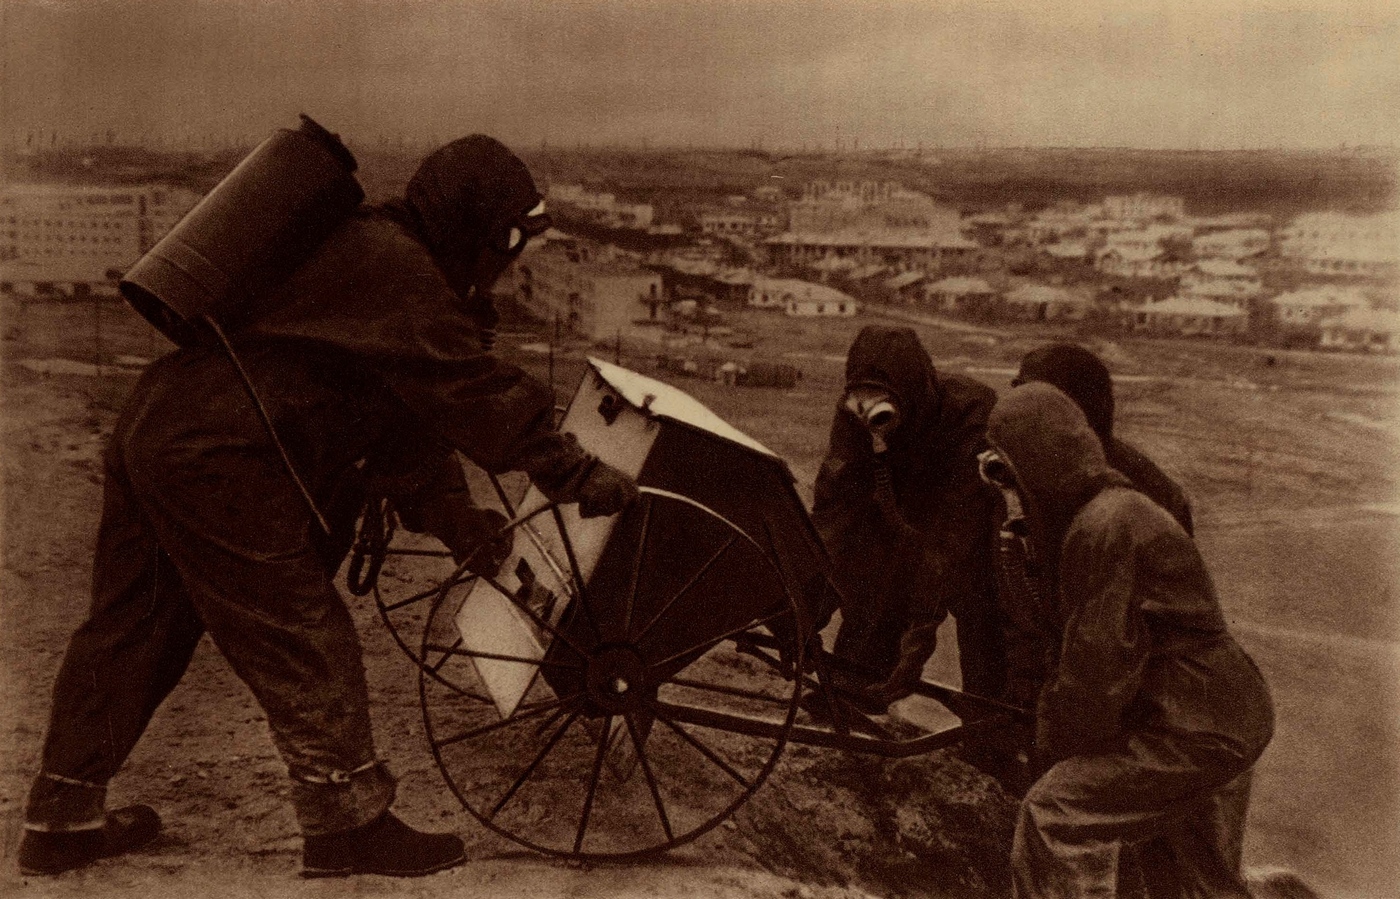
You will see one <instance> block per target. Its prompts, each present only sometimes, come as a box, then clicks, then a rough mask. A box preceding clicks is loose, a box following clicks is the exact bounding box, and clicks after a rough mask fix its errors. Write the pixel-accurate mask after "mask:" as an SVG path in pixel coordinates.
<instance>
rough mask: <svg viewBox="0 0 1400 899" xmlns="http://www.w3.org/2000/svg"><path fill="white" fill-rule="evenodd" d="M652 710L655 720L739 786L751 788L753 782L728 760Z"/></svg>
mask: <svg viewBox="0 0 1400 899" xmlns="http://www.w3.org/2000/svg"><path fill="white" fill-rule="evenodd" d="M652 711H653V713H655V715H656V717H657V720H659V721H660V722H661V723H662V724H664V725H666V726H667V727H669V728H671V730H673V731H675V732H676V733H677V734H679V735H680V737H681V739H683V740H685V741H686V742H687V743H689V744H690V745H691V746H694V747H695V748H696V749H697V750H699V751H700V754H701V755H703V756H704V757H705V758H707V759H709V760H710V761H711V762H713V763H714V764H715V765H716V766H717V767H718V768H719V769H720V770H721V771H723V772H724V773H725V774H728V775H729V776H730V777H732V778H734V780H735V781H736V782H737V783H738V784H739V786H741V787H743V788H744V789H746V790H748V789H751V788H752V787H753V784H752V783H750V782H749V781H747V780H745V779H744V776H743V775H742V774H740V773H739V772H738V771H735V770H734V769H733V768H732V767H731V766H730V764H729V763H728V762H726V761H725V760H724V759H722V758H720V757H719V756H718V755H716V754H715V751H714V750H713V749H711V748H710V747H708V746H706V745H705V744H704V743H702V742H700V740H699V738H698V737H696V736H694V735H693V734H690V733H688V732H686V731H685V730H684V729H683V728H682V727H681V726H680V725H679V724H677V723H676V722H674V721H672V720H671V719H670V718H669V717H667V716H666V715H664V714H662V713H661V712H660V711H658V710H657V709H655V708H654V707H653V709H652Z"/></svg>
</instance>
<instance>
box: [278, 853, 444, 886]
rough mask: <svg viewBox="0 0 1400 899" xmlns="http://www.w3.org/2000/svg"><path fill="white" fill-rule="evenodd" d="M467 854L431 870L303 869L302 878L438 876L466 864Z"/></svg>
mask: <svg viewBox="0 0 1400 899" xmlns="http://www.w3.org/2000/svg"><path fill="white" fill-rule="evenodd" d="M466 861H467V856H466V853H462V855H461V857H459V858H454V859H451V860H449V861H445V862H442V863H441V864H437V865H433V866H432V867H430V868H415V869H413V870H412V871H372V870H369V869H368V868H356V867H353V866H352V867H349V868H302V869H301V876H302V877H304V878H306V879H307V880H314V879H317V878H321V877H350V876H352V875H355V874H374V875H377V876H379V877H426V876H427V875H429V874H436V873H438V872H439V871H446V870H447V869H448V868H455V867H457V866H458V865H461V864H465V863H466Z"/></svg>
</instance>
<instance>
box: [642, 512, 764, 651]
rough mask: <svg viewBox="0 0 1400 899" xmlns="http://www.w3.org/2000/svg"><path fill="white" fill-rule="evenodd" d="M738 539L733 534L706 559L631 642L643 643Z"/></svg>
mask: <svg viewBox="0 0 1400 899" xmlns="http://www.w3.org/2000/svg"><path fill="white" fill-rule="evenodd" d="M738 539H739V538H738V536H737V535H733V534H731V535H730V537H729V539H728V540H726V541H724V545H723V546H721V547H720V548H719V549H717V550H715V553H714V555H712V556H710V558H708V559H706V560H705V564H704V565H701V566H700V570H699V571H697V572H695V574H694V575H693V576H692V577H691V578H690V580H688V581H686V582H685V586H684V587H682V588H681V589H680V592H678V593H676V595H675V596H672V597H671V598H670V599H668V600H666V604H665V605H664V606H662V607H661V610H660V611H658V612H657V613H656V614H655V615H653V616H652V618H651V620H650V621H648V622H647V623H646V627H644V628H642V630H641V633H639V634H637V636H635V637H633V638H632V639H631V642H632V643H641V642H642V640H643V639H644V638H645V637H646V635H647V634H649V633H651V629H652V628H653V627H656V625H657V622H659V621H661V619H662V618H665V617H666V613H667V612H669V611H671V607H672V606H674V605H675V604H676V603H677V602H679V601H680V598H681V597H682V596H685V595H686V594H687V593H689V592H690V588H692V587H694V586H695V585H696V584H697V583H698V582H699V581H700V579H701V578H702V577H704V576H705V573H706V572H708V571H709V570H710V568H711V566H713V565H714V564H715V562H717V561H719V557H720V556H722V555H724V553H725V551H726V550H728V549H729V547H731V546H733V545H734V544H735V543H736V542H737V541H738Z"/></svg>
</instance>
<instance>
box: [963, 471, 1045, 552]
mask: <svg viewBox="0 0 1400 899" xmlns="http://www.w3.org/2000/svg"><path fill="white" fill-rule="evenodd" d="M977 474H978V475H980V476H981V478H982V481H983V483H985V484H988V485H990V486H992V487H995V488H996V489H997V490H998V491H1000V492H1001V497H1002V499H1003V500H1004V501H1005V503H1006V520H1005V521H1004V522H1002V525H1001V538H1002V540H1003V541H1010V540H1014V541H1016V542H1017V543H1018V544H1020V548H1021V552H1022V555H1023V557H1024V559H1025V564H1026V566H1027V568H1028V569H1031V570H1034V568H1035V554H1034V549H1033V547H1032V546H1031V541H1030V526H1029V525H1028V524H1027V523H1026V510H1025V505H1024V504H1023V503H1022V502H1021V490H1020V488H1019V487H1018V486H1017V481H1016V472H1015V470H1014V469H1012V467H1011V463H1009V462H1007V461H1006V460H1005V459H1004V458H1002V456H1001V454H1000V453H998V452H997V451H996V450H994V449H988V450H983V451H982V452H980V453H978V454H977Z"/></svg>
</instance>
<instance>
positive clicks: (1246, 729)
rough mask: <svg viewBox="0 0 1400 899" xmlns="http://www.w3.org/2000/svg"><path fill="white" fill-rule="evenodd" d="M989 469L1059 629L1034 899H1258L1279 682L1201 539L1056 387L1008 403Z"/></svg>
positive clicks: (1026, 880) (1035, 817)
mask: <svg viewBox="0 0 1400 899" xmlns="http://www.w3.org/2000/svg"><path fill="white" fill-rule="evenodd" d="M988 440H989V442H990V443H991V445H992V449H993V451H994V454H995V455H994V456H992V457H989V458H988V459H987V460H986V461H985V463H984V464H985V466H986V469H987V470H988V471H989V476H990V477H992V478H993V479H994V480H998V481H1000V482H1003V483H1006V484H1009V485H1010V487H1011V488H1012V489H1014V490H1015V491H1016V492H1017V493H1018V494H1019V496H1020V498H1021V501H1022V503H1023V505H1024V508H1025V510H1026V514H1027V521H1028V523H1029V528H1030V538H1031V540H1032V541H1033V542H1034V543H1035V544H1036V546H1037V551H1038V554H1039V555H1040V557H1041V558H1042V559H1044V560H1046V562H1045V566H1046V582H1047V583H1048V584H1049V586H1050V590H1051V592H1050V593H1049V594H1048V595H1049V596H1051V597H1053V602H1052V603H1051V604H1050V605H1051V611H1050V614H1052V615H1053V617H1054V621H1053V627H1054V630H1055V631H1056V632H1057V633H1058V634H1059V635H1060V640H1059V645H1058V652H1057V653H1056V656H1057V657H1056V659H1055V663H1054V667H1053V669H1052V673H1051V677H1050V678H1049V680H1048V682H1047V683H1046V685H1045V687H1044V689H1043V690H1042V691H1041V694H1040V697H1039V701H1038V703H1037V708H1036V738H1035V747H1034V759H1033V761H1034V769H1035V771H1036V772H1037V773H1038V774H1039V777H1038V779H1037V780H1036V781H1035V783H1034V784H1033V785H1032V786H1031V788H1030V790H1029V792H1028V793H1027V795H1026V797H1025V799H1024V800H1023V802H1022V803H1021V807H1020V812H1019V815H1018V819H1017V823H1016V832H1015V837H1014V840H1013V848H1012V859H1011V860H1012V874H1013V883H1014V891H1015V895H1017V896H1024V897H1031V896H1034V897H1072V896H1075V897H1077V896H1094V897H1100V896H1114V895H1118V894H1119V885H1120V877H1121V878H1124V882H1126V883H1135V882H1136V881H1135V880H1133V878H1137V877H1140V878H1141V882H1142V885H1144V886H1145V887H1146V889H1147V890H1148V894H1149V895H1151V896H1154V897H1165V896H1212V897H1240V899H1244V897H1247V896H1248V895H1249V894H1248V891H1247V890H1246V887H1245V884H1244V882H1243V880H1242V877H1241V874H1240V850H1241V843H1242V839H1243V833H1244V821H1245V813H1246V810H1247V807H1248V801H1249V783H1250V771H1251V769H1252V767H1253V765H1254V763H1255V761H1256V760H1257V759H1258V758H1259V756H1260V755H1261V753H1262V752H1263V751H1264V748H1265V746H1266V745H1267V744H1268V742H1269V740H1270V738H1271V737H1272V734H1273V706H1272V701H1271V699H1270V695H1269V690H1268V686H1267V685H1266V684H1265V682H1264V679H1263V677H1262V676H1261V675H1260V673H1259V670H1258V669H1257V668H1256V667H1255V665H1254V662H1253V661H1252V660H1251V659H1250V658H1249V656H1248V655H1246V654H1245V652H1244V651H1243V650H1242V649H1241V648H1240V647H1239V645H1238V644H1237V643H1236V642H1235V641H1234V639H1233V638H1232V637H1231V635H1230V633H1229V631H1228V630H1227V629H1226V624H1225V618H1224V615H1223V614H1222V612H1221V608H1220V602H1219V599H1218V598H1217V596H1216V592H1215V588H1214V586H1213V584H1212V582H1211V578H1210V574H1209V572H1208V571H1207V570H1206V566H1205V564H1204V562H1203V561H1202V559H1201V556H1200V553H1199V552H1198V551H1197V549H1196V546H1195V544H1194V542H1193V541H1192V539H1191V537H1190V536H1189V535H1188V534H1187V533H1186V531H1185V529H1184V528H1183V527H1182V526H1181V524H1180V523H1179V522H1177V521H1176V520H1175V519H1174V518H1173V517H1172V516H1171V515H1170V514H1168V513H1167V511H1166V510H1164V509H1163V508H1162V507H1161V506H1160V505H1158V504H1157V503H1155V502H1153V501H1152V500H1151V499H1149V498H1148V497H1147V496H1145V495H1144V494H1143V493H1141V492H1139V491H1138V490H1136V489H1134V488H1133V487H1132V485H1131V484H1130V482H1129V480H1128V478H1126V477H1125V476H1124V475H1122V474H1121V473H1120V472H1118V471H1115V470H1114V469H1113V468H1112V467H1111V466H1110V465H1109V463H1108V459H1107V458H1106V456H1105V453H1104V450H1103V447H1102V446H1101V444H1100V443H1099V439H1098V437H1097V436H1096V435H1095V433H1094V431H1093V430H1092V429H1091V427H1090V425H1089V422H1088V421H1087V420H1086V419H1085V417H1084V414H1083V412H1082V411H1081V410H1080V408H1079V406H1078V405H1076V404H1075V402H1074V401H1073V400H1071V399H1070V398H1069V397H1068V396H1066V395H1065V394H1064V393H1062V392H1060V391H1059V390H1057V389H1056V388H1054V387H1052V386H1050V385H1048V384H1044V383H1028V384H1025V385H1022V386H1019V387H1015V388H1013V389H1012V390H1011V391H1010V392H1008V393H1007V394H1005V395H1003V396H1002V398H1001V399H1000V401H999V402H998V403H997V405H996V408H995V409H994V410H993V412H992V415H991V419H990V422H989V424H988Z"/></svg>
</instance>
